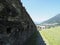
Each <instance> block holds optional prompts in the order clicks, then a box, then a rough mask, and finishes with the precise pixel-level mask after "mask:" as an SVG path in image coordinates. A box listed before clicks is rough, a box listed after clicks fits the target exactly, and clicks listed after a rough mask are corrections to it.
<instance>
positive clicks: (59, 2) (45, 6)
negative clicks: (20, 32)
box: [22, 0, 60, 23]
mask: <svg viewBox="0 0 60 45" xmlns="http://www.w3.org/2000/svg"><path fill="white" fill-rule="evenodd" d="M22 2H23V5H24V6H25V8H26V10H27V11H28V13H29V14H30V16H31V18H32V19H33V21H34V22H39V23H41V22H43V21H45V20H47V19H49V18H51V17H53V16H55V15H56V14H59V13H60V0H22Z"/></svg>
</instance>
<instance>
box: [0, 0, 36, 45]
mask: <svg viewBox="0 0 60 45" xmlns="http://www.w3.org/2000/svg"><path fill="white" fill-rule="evenodd" d="M36 31H37V29H36V26H35V24H34V23H33V21H32V19H31V18H30V16H29V14H28V13H27V11H26V9H25V8H24V7H23V6H22V3H21V1H20V0H0V45H22V44H23V43H24V42H25V41H26V40H27V39H28V38H29V37H31V35H33V34H34V32H36Z"/></svg>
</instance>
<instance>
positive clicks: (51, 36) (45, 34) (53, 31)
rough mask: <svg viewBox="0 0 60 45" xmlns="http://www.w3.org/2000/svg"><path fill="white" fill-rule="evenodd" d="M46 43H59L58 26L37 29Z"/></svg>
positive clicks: (59, 31) (55, 44)
mask: <svg viewBox="0 0 60 45" xmlns="http://www.w3.org/2000/svg"><path fill="white" fill-rule="evenodd" d="M39 32H40V34H41V36H42V38H43V40H44V41H45V43H46V45H60V27H54V28H50V29H44V30H41V31H39Z"/></svg>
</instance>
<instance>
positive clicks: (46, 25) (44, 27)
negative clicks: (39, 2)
mask: <svg viewBox="0 0 60 45" xmlns="http://www.w3.org/2000/svg"><path fill="white" fill-rule="evenodd" d="M56 26H58V24H57V23H54V24H42V25H40V24H37V25H36V27H37V29H38V30H43V29H49V28H51V27H56Z"/></svg>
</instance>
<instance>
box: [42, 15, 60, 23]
mask: <svg viewBox="0 0 60 45" xmlns="http://www.w3.org/2000/svg"><path fill="white" fill-rule="evenodd" d="M41 24H60V14H58V15H56V16H54V17H52V18H50V19H49V20H47V21H44V22H43V23H41Z"/></svg>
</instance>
